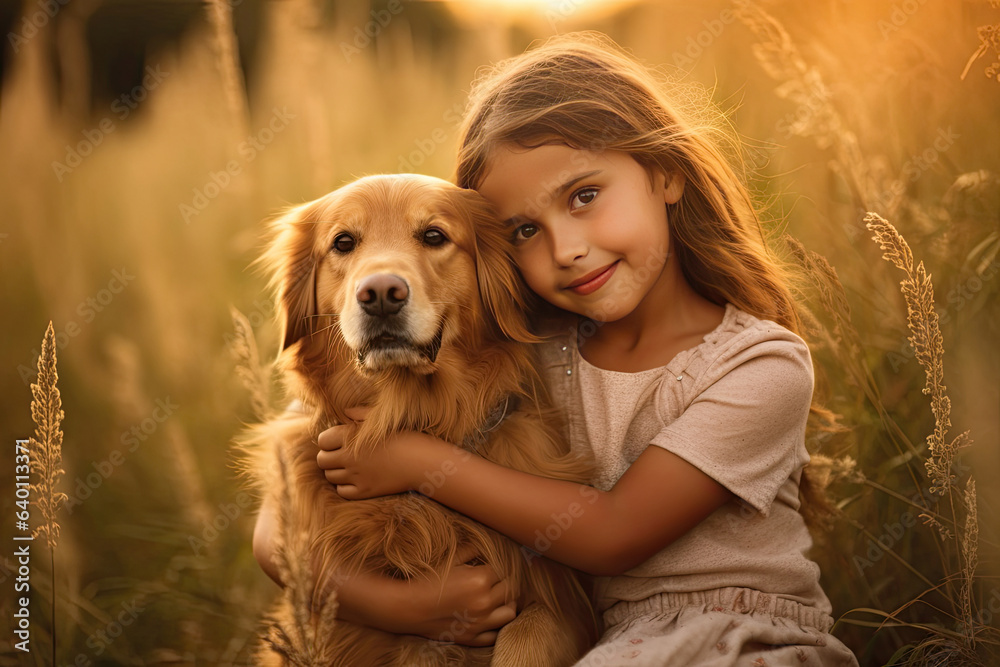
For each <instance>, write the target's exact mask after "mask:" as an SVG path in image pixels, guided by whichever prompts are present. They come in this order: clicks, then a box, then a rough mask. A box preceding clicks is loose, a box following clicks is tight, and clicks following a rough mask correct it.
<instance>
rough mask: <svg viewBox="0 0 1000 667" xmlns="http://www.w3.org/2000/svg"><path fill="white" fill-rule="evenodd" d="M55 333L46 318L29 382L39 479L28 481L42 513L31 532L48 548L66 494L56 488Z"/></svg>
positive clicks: (33, 458) (59, 411)
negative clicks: (32, 379) (34, 378)
mask: <svg viewBox="0 0 1000 667" xmlns="http://www.w3.org/2000/svg"><path fill="white" fill-rule="evenodd" d="M58 379H59V375H58V373H57V372H56V337H55V332H54V331H53V329H52V322H49V326H48V328H47V329H46V330H45V337H44V339H43V340H42V353H41V355H39V357H38V382H37V383H35V384H32V385H31V395H32V397H33V398H32V401H31V418H32V419H33V420H34V422H35V437H33V438H31V443H30V446H31V453H32V454H31V469H32V471H33V472H35V473H36V474H37V475H38V482H36V483H34V484H32V485H31V490H32V498H33V499H34V500H33V502H34V503H35V505H36V506H37V507H38V510H39V512H41V515H42V523H41V524H40V525H39V526H38V527H37V528H36V529H35V531H34V536H35V537H38V536H39V535H44V536H45V541H46V543H47V545H48V547H49V548H50V549H54V548H55V547H56V543H57V541H58V539H59V522H58V520H57V519H56V514H57V513H58V511H59V507H60V506H61V505H62V503H63V501H65V500H66V497H67V496H66V494H65V493H62V492H60V491H56V486H58V484H59V478H60V477H62V475H63V473H64V472H66V471H65V470H63V468H62V441H63V433H62V429H61V428H60V423H61V422H62V420H63V417H64V416H65V415H64V413H63V411H62V399H61V398H60V396H59V388H58V387H57V386H56V381H57V380H58Z"/></svg>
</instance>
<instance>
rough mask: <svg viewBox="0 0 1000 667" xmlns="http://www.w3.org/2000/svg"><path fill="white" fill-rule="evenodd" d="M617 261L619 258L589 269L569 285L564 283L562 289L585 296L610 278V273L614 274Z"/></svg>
mask: <svg viewBox="0 0 1000 667" xmlns="http://www.w3.org/2000/svg"><path fill="white" fill-rule="evenodd" d="M619 261H621V260H617V261H615V262H613V263H611V264H609V265H607V266H605V267H604V268H602V269H597V270H596V271H591V272H590V273H588V274H587V275H585V276H581V277H580V278H577V279H576V280H574V281H573V282H571V283H570V284H569V285H566V287H565V288H564V289H568V290H570V291H571V292H574V293H575V294H579V295H580V296H586V295H588V294H592V293H593V292H596V291H597V290H599V289H600V288H601V287H603V286H604V283H606V282H608V281H609V280H610V279H611V276H612V275H614V272H615V269H617V268H618V262H619Z"/></svg>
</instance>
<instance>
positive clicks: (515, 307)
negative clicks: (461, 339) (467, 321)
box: [461, 190, 539, 343]
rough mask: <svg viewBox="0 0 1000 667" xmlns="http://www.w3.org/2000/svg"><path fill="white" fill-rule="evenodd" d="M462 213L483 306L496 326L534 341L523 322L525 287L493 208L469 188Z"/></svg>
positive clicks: (521, 339) (518, 338)
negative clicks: (473, 250)
mask: <svg viewBox="0 0 1000 667" xmlns="http://www.w3.org/2000/svg"><path fill="white" fill-rule="evenodd" d="M461 196H462V202H463V208H464V211H463V212H464V214H465V215H467V216H468V217H469V221H470V223H471V225H472V229H473V230H474V232H475V233H474V238H475V247H476V279H477V281H478V283H479V294H480V297H481V298H482V300H483V305H484V306H485V307H486V311H487V313H488V314H489V316H490V317H492V319H493V321H494V323H495V324H496V326H497V328H499V330H500V331H501V332H502V333H503V334H504V335H505V336H507V337H508V338H511V339H512V340H516V341H519V342H522V343H533V342H537V341H538V340H539V338H538V337H537V336H535V335H534V334H532V333H531V331H530V330H529V329H528V324H527V316H526V310H527V302H526V299H525V290H526V289H527V287H526V286H525V285H524V281H522V280H521V276H520V275H518V273H517V269H516V268H515V266H514V260H513V258H512V257H511V254H510V251H511V242H510V239H509V238H507V232H506V230H505V229H504V226H503V223H501V222H500V221H499V219H498V218H497V214H496V211H495V210H494V209H493V207H492V206H491V205H490V203H489V202H487V201H486V200H485V199H483V197H482V196H481V195H479V194H478V193H477V192H475V191H473V190H462V194H461Z"/></svg>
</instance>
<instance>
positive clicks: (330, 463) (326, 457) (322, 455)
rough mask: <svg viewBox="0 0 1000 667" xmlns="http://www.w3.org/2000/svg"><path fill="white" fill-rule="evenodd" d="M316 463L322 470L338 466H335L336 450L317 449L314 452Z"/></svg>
mask: <svg viewBox="0 0 1000 667" xmlns="http://www.w3.org/2000/svg"><path fill="white" fill-rule="evenodd" d="M316 465H318V466H319V467H320V468H321V469H322V470H330V469H331V468H336V467H339V466H337V455H336V450H334V451H324V450H322V449H321V450H319V452H318V453H317V454H316Z"/></svg>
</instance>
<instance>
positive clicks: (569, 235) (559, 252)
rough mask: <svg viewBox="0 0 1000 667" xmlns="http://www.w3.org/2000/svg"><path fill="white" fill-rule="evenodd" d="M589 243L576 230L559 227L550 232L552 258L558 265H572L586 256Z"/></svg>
mask: <svg viewBox="0 0 1000 667" xmlns="http://www.w3.org/2000/svg"><path fill="white" fill-rule="evenodd" d="M589 249H590V248H589V244H588V243H587V240H586V238H584V235H583V234H581V233H579V231H577V230H570V229H566V228H565V227H564V228H563V229H559V230H557V231H556V233H554V234H552V259H553V260H554V261H555V263H556V264H557V265H558V266H572V265H573V264H574V263H575V262H577V261H579V260H581V259H583V258H584V257H586V256H587V252H588V251H589Z"/></svg>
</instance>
